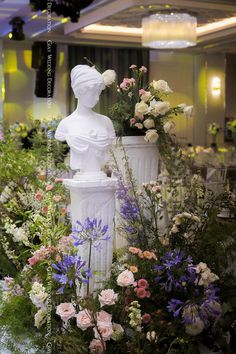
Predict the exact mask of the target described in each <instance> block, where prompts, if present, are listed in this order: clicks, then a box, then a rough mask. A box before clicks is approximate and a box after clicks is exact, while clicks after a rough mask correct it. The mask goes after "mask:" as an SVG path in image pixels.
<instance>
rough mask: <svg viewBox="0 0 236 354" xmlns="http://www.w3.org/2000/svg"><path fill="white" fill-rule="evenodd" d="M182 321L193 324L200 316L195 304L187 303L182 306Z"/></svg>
mask: <svg viewBox="0 0 236 354" xmlns="http://www.w3.org/2000/svg"><path fill="white" fill-rule="evenodd" d="M182 317H183V322H184V324H193V323H195V322H196V321H197V319H199V318H200V309H199V306H198V305H197V304H194V303H188V304H186V305H185V306H184V307H183V313H182Z"/></svg>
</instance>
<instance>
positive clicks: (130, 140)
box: [113, 136, 159, 248]
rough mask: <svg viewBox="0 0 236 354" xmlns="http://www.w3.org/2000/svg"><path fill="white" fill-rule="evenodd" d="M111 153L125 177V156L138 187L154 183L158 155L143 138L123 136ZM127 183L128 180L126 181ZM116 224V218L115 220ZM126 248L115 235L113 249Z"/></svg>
mask: <svg viewBox="0 0 236 354" xmlns="http://www.w3.org/2000/svg"><path fill="white" fill-rule="evenodd" d="M113 153H114V155H115V158H116V160H117V163H118V166H119V169H120V171H121V172H122V174H123V176H124V180H125V181H127V180H126V177H125V160H124V157H125V155H126V156H127V157H128V161H129V167H130V168H131V170H132V175H133V178H134V179H135V181H136V183H137V187H140V186H141V185H142V183H148V182H150V181H155V180H156V179H157V176H158V173H159V153H158V149H157V145H156V144H151V143H148V142H146V141H145V140H144V136H125V137H122V138H121V139H118V138H117V139H116V144H114V145H113ZM127 182H128V183H129V180H128V181H127ZM119 208H120V206H119V202H118V201H117V203H116V209H117V211H118V212H119ZM116 223H118V218H116ZM126 246H127V241H126V239H125V238H124V237H122V236H121V235H120V234H118V233H116V235H115V243H114V247H115V248H123V247H126Z"/></svg>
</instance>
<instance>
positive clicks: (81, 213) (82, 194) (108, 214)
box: [63, 176, 116, 295]
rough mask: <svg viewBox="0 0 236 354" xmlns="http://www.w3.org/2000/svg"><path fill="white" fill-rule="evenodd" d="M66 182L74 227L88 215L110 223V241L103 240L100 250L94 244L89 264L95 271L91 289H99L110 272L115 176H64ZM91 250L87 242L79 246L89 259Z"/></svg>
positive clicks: (85, 257) (103, 222)
mask: <svg viewBox="0 0 236 354" xmlns="http://www.w3.org/2000/svg"><path fill="white" fill-rule="evenodd" d="M63 182H64V184H65V186H66V187H67V188H68V189H69V190H70V196H71V217H72V226H75V225H76V222H77V221H80V222H81V223H82V224H83V223H84V221H85V220H86V218H90V219H93V218H96V219H97V220H98V221H99V220H102V226H104V225H108V231H107V234H108V235H110V236H111V237H110V239H109V240H106V241H101V246H102V248H101V250H97V249H95V247H93V246H92V248H91V256H90V259H91V261H90V267H91V270H92V272H94V271H95V272H96V274H95V275H93V277H92V278H90V283H89V290H90V292H91V291H93V290H94V289H97V288H99V287H100V284H101V282H102V281H104V280H105V279H107V278H108V277H109V275H110V268H111V265H112V252H113V234H114V215H115V189H116V179H115V178H108V177H106V176H105V177H104V178H102V179H100V180H99V179H98V180H94V179H93V180H89V179H87V180H86V179H83V177H82V176H81V177H80V179H79V180H76V179H65V180H64V181H63ZM89 253H90V245H89V244H88V243H85V244H84V245H82V246H78V254H79V255H80V256H81V257H82V259H83V260H85V261H87V262H88V260H89ZM87 265H88V263H87ZM85 288H86V287H84V288H83V289H82V291H81V295H84V294H85V292H86V289H85Z"/></svg>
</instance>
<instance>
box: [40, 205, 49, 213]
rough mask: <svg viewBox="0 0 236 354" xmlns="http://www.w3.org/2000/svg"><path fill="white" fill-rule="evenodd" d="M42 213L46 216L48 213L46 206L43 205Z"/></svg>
mask: <svg viewBox="0 0 236 354" xmlns="http://www.w3.org/2000/svg"><path fill="white" fill-rule="evenodd" d="M41 211H42V213H43V214H47V213H48V206H47V205H44V206H43V207H42V209H41Z"/></svg>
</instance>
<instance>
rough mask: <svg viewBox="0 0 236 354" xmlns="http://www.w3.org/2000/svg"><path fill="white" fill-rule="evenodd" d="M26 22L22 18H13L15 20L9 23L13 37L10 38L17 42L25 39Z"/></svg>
mask: <svg viewBox="0 0 236 354" xmlns="http://www.w3.org/2000/svg"><path fill="white" fill-rule="evenodd" d="M24 24H25V22H24V21H23V20H22V18H21V17H13V19H12V20H11V21H10V22H9V25H11V26H12V31H11V34H12V35H11V36H10V34H9V35H8V37H9V38H10V39H12V40H15V41H22V40H24V39H25V34H24V32H23V25H24Z"/></svg>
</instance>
